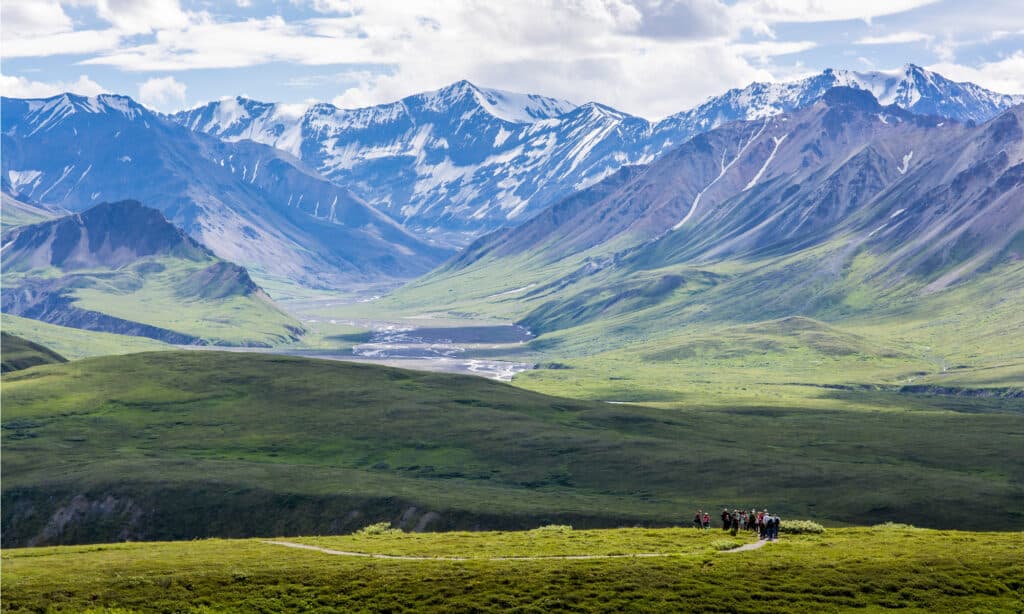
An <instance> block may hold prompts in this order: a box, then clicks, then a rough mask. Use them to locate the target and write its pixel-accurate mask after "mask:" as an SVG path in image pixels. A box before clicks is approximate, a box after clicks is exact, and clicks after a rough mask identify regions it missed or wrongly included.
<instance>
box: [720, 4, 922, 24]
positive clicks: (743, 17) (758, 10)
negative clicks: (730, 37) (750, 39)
mask: <svg viewBox="0 0 1024 614" xmlns="http://www.w3.org/2000/svg"><path fill="white" fill-rule="evenodd" d="M938 1H939V0H855V1H850V0H845V1H840V0H741V1H740V2H737V3H736V4H735V5H734V6H733V7H732V12H733V18H734V19H736V20H737V21H740V22H743V23H745V24H747V25H749V26H750V27H754V28H755V29H761V30H764V29H767V28H768V27H770V26H771V25H774V24H777V23H821V22H828V21H848V20H851V19H858V20H863V21H867V22H870V21H871V20H872V19H874V18H876V17H883V16H886V15H895V14H897V13H905V12H907V11H911V10H914V9H917V8H920V7H923V6H927V5H929V4H935V3H936V2H938Z"/></svg>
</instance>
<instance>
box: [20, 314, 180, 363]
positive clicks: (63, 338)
mask: <svg viewBox="0 0 1024 614" xmlns="http://www.w3.org/2000/svg"><path fill="white" fill-rule="evenodd" d="M0 327H3V329H4V330H5V331H7V332H9V333H11V334H13V335H18V336H19V337H25V338H27V339H35V340H37V341H38V342H39V343H42V344H43V345H45V346H46V347H48V348H51V349H53V350H54V351H56V352H58V353H59V354H61V355H62V356H66V357H67V358H70V359H72V360H74V359H77V358H86V357H88V356H110V355H115V354H131V353H134V352H145V351H153V350H165V349H167V350H169V349H173V348H174V346H172V345H168V344H166V343H162V342H160V341H157V340H155V339H146V338H145V337H130V336H128V335H115V334H113V333H100V332H96V331H91V330H82V329H80V328H68V327H67V326H57V325H56V324H47V323H46V322H40V321H39V320H30V319H29V318H21V317H18V316H14V315H11V314H9V313H4V314H0Z"/></svg>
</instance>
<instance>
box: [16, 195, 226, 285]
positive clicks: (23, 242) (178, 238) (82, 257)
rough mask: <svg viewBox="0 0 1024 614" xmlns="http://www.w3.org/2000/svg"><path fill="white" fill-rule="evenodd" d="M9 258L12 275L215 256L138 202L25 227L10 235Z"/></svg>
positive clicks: (103, 205) (104, 206)
mask: <svg viewBox="0 0 1024 614" xmlns="http://www.w3.org/2000/svg"><path fill="white" fill-rule="evenodd" d="M3 241H4V244H5V245H9V248H7V251H6V252H5V255H4V258H5V260H6V262H5V264H6V266H9V267H10V268H11V270H28V269H31V268H36V267H41V266H42V267H47V266H55V267H59V268H64V269H81V268H90V267H95V266H104V267H109V268H118V267H120V266H124V265H125V264H128V263H130V262H134V261H135V260H137V259H139V258H142V257H145V256H153V255H175V256H178V257H182V258H188V259H190V260H203V259H206V258H209V257H211V254H210V252H209V251H208V250H207V249H206V248H205V247H203V246H202V245H200V244H199V243H197V242H195V241H194V240H193V239H191V238H190V237H189V236H188V235H186V234H185V233H184V232H182V231H181V230H180V229H178V228H177V227H176V226H174V225H173V224H171V223H170V222H168V221H167V219H166V218H165V217H164V216H163V214H162V213H160V212H159V211H157V210H156V209H151V208H149V207H145V206H143V205H142V204H141V203H139V202H138V201H134V200H122V201H117V202H105V203H101V204H99V205H96V206H95V207H92V208H91V209H88V210H86V211H83V212H81V213H75V214H72V215H69V216H66V217H62V218H57V219H55V220H48V221H45V222H40V223H38V224H31V225H29V226H20V227H18V228H15V229H13V230H11V231H10V232H9V233H6V234H4V237H3Z"/></svg>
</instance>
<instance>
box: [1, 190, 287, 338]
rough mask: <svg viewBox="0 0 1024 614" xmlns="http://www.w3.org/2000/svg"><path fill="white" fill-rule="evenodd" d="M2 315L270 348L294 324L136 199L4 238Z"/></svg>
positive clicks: (243, 275)
mask: <svg viewBox="0 0 1024 614" xmlns="http://www.w3.org/2000/svg"><path fill="white" fill-rule="evenodd" d="M2 244H3V251H2V256H3V263H4V272H3V285H4V293H3V297H2V308H3V312H4V313H10V314H14V315H19V316H24V317H28V318H33V319H37V320H41V321H44V322H49V323H51V324H59V325H62V326H69V327H73V328H82V329H87V330H96V331H103V332H114V333H121V334H129V335H137V336H142V337H149V338H153V339H158V340H161V341H166V342H169V343H180V344H209V343H217V344H243V345H271V344H274V343H280V342H283V341H288V340H292V339H294V338H296V337H297V335H298V334H299V333H300V332H301V328H300V326H299V324H298V323H297V322H295V321H294V320H292V319H291V318H290V317H288V316H286V315H285V314H284V313H282V312H281V311H280V310H278V309H277V308H276V307H275V306H274V305H273V303H272V302H271V301H270V299H269V298H268V297H267V296H266V294H265V293H264V292H263V290H262V289H260V287H259V286H257V285H256V283H255V282H253V280H252V279H251V278H250V277H249V273H248V272H247V271H246V270H245V269H244V268H243V267H241V266H238V265H236V264H233V263H230V262H226V261H224V260H221V259H219V258H217V257H216V256H215V255H214V254H213V253H212V252H210V251H209V250H208V249H206V248H205V247H203V246H202V245H200V244H199V243H197V242H196V241H195V240H194V239H192V238H191V237H189V236H187V235H186V234H185V233H184V232H182V231H181V230H179V229H178V228H176V227H175V226H173V225H172V224H171V223H170V222H168V221H167V220H166V219H165V218H164V217H163V215H161V213H160V212H159V211H156V210H155V209H150V208H147V207H143V206H142V205H140V204H139V203H138V202H135V201H121V202H117V203H103V204H100V205H97V206H95V207H93V208H91V209H88V210H86V211H84V212H82V213H76V214H72V215H69V216H65V217H61V218H57V219H55V220H51V221H45V222H40V223H37V224H30V225H25V226H19V227H17V228H14V229H13V230H10V231H8V232H6V233H4V234H3V237H2Z"/></svg>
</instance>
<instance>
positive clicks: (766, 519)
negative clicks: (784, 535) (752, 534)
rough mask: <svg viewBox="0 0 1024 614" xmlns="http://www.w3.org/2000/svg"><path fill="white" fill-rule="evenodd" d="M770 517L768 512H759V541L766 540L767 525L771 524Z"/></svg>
mask: <svg viewBox="0 0 1024 614" xmlns="http://www.w3.org/2000/svg"><path fill="white" fill-rule="evenodd" d="M771 519H772V517H771V516H770V515H769V514H768V510H764V511H763V512H761V527H760V528H761V534H760V538H761V539H768V523H770V522H771Z"/></svg>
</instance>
